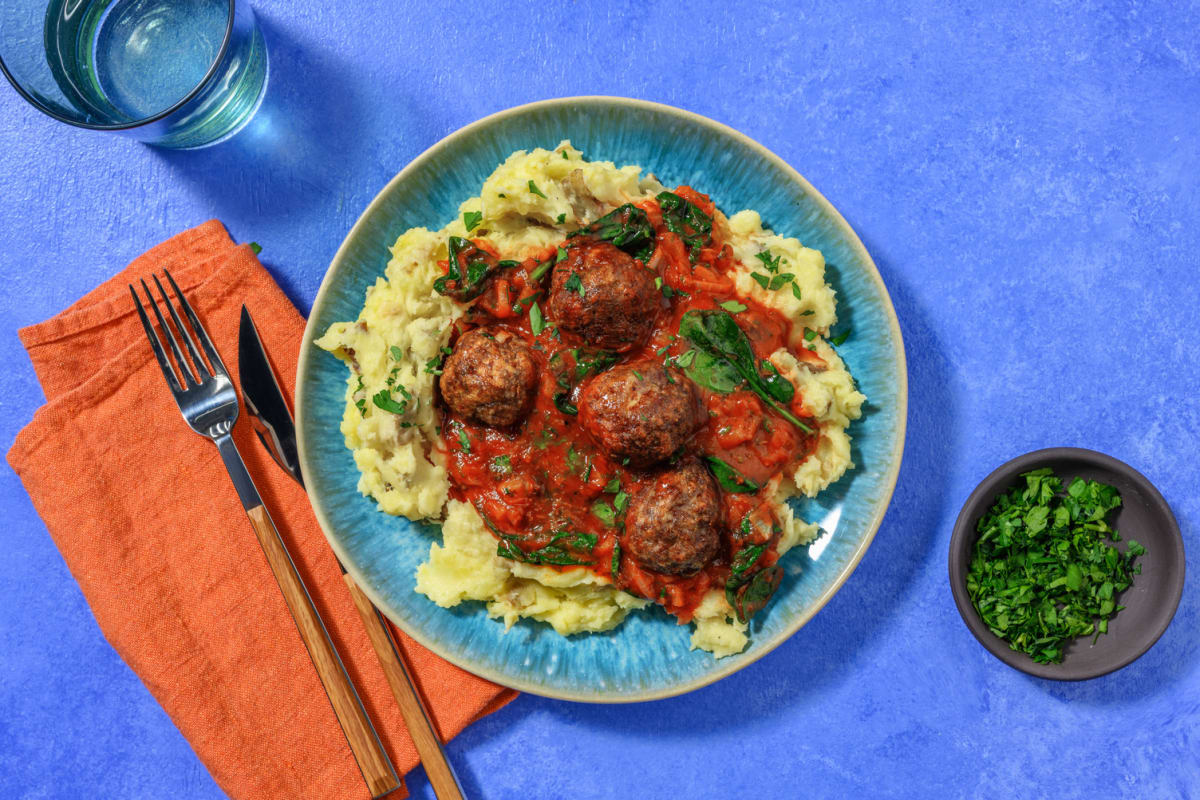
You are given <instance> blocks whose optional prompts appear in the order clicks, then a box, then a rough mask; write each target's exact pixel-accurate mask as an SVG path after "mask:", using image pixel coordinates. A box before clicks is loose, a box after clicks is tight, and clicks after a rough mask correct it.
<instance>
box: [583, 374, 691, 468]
mask: <svg viewBox="0 0 1200 800" xmlns="http://www.w3.org/2000/svg"><path fill="white" fill-rule="evenodd" d="M579 421H580V424H582V425H583V427H584V429H585V430H586V431H587V432H588V434H589V435H590V436H591V437H592V439H593V440H594V441H595V442H596V444H598V445H599V446H600V448H601V449H602V450H604V452H605V453H607V454H608V455H609V457H611V458H613V459H616V460H618V461H624V460H625V459H629V461H628V464H629V465H630V466H633V467H635V468H642V467H648V466H650V465H652V464H654V463H656V462H659V461H662V460H663V459H665V458H667V457H669V456H670V455H671V454H672V453H674V452H676V451H677V450H678V449H679V448H680V447H682V446H683V445H684V444H685V443H686V442H687V440H688V439H690V438H691V436H692V434H694V433H695V432H696V430H697V429H698V428H699V427H700V425H701V424H702V423H703V421H704V414H703V407H702V405H701V402H700V392H699V391H698V390H697V389H696V385H695V384H694V383H692V382H691V381H690V380H689V379H688V378H687V377H686V376H685V375H684V374H683V373H682V372H680V371H679V370H677V369H667V368H666V367H664V366H663V365H662V364H659V363H657V362H653V361H647V362H642V363H637V364H622V365H620V366H616V367H613V368H612V369H610V370H608V371H607V372H602V373H600V374H599V375H597V376H596V377H595V378H592V379H591V380H590V381H589V382H588V383H586V384H584V387H583V391H582V392H581V393H580V397H579Z"/></svg>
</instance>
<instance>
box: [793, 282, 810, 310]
mask: <svg viewBox="0 0 1200 800" xmlns="http://www.w3.org/2000/svg"><path fill="white" fill-rule="evenodd" d="M792 294H793V295H795V297H796V299H797V300H803V299H804V297H803V296H802V295H801V294H800V285H799V284H797V283H796V282H795V281H793V282H792ZM806 313H807V312H806Z"/></svg>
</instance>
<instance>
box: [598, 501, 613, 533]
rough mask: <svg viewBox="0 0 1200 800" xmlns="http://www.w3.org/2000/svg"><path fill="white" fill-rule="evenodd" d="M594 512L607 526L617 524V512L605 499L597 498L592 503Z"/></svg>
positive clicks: (610, 526)
mask: <svg viewBox="0 0 1200 800" xmlns="http://www.w3.org/2000/svg"><path fill="white" fill-rule="evenodd" d="M592 514H593V515H594V516H595V517H596V518H597V519H598V520H600V521H601V522H603V523H604V524H605V526H606V527H609V528H612V527H615V526H616V524H617V512H616V511H615V510H614V509H613V507H612V506H610V505H609V504H608V503H606V502H604V501H603V500H597V501H596V502H594V503H592Z"/></svg>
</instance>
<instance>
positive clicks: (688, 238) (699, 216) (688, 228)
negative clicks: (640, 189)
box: [655, 192, 713, 262]
mask: <svg viewBox="0 0 1200 800" xmlns="http://www.w3.org/2000/svg"><path fill="white" fill-rule="evenodd" d="M655 199H656V200H658V204H659V206H660V207H661V208H662V218H663V226H664V227H665V228H666V229H667V230H669V231H670V232H671V233H674V234H675V235H677V236H678V237H679V238H680V239H682V240H683V244H684V245H685V246H686V247H687V248H688V257H689V258H690V259H691V260H692V261H693V262H694V261H695V260H696V258H697V257H698V256H699V255H700V248H701V247H705V246H706V245H708V244H709V243H711V242H712V223H713V221H712V217H710V216H709V215H708V214H705V213H704V212H703V211H701V210H700V209H699V208H698V207H697V206H695V205H694V204H692V203H690V202H688V201H687V200H684V199H683V198H682V197H680V196H679V195H677V194H675V193H673V192H659V194H658V197H656V198H655Z"/></svg>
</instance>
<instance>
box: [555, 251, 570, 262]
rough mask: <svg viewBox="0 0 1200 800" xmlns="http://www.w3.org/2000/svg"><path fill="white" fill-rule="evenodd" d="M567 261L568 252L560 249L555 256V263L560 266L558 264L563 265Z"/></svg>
mask: <svg viewBox="0 0 1200 800" xmlns="http://www.w3.org/2000/svg"><path fill="white" fill-rule="evenodd" d="M566 260H567V251H566V250H565V249H564V248H562V247H560V248H558V252H557V253H556V254H555V255H554V263H555V264H558V263H561V262H563V261H566Z"/></svg>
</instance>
